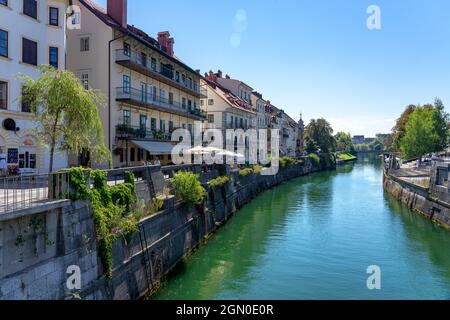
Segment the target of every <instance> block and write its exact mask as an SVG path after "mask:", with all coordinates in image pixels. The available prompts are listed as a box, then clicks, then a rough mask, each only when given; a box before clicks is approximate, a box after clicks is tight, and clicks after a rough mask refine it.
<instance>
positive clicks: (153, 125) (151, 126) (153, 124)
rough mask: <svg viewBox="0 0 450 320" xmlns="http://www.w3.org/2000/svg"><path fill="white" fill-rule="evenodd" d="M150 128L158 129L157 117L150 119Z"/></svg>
mask: <svg viewBox="0 0 450 320" xmlns="http://www.w3.org/2000/svg"><path fill="white" fill-rule="evenodd" d="M150 129H152V131H156V119H155V118H151V119H150Z"/></svg>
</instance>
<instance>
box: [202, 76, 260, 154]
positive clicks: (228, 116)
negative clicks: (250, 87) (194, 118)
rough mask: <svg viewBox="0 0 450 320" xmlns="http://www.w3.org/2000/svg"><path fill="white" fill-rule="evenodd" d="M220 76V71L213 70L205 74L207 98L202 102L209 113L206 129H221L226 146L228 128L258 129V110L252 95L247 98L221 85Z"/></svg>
mask: <svg viewBox="0 0 450 320" xmlns="http://www.w3.org/2000/svg"><path fill="white" fill-rule="evenodd" d="M220 76H221V73H220V72H218V73H214V72H212V71H210V72H209V74H206V75H205V78H204V80H202V81H203V82H204V84H205V85H206V89H207V94H206V95H207V98H204V99H202V100H201V104H202V107H203V108H204V109H205V111H206V112H207V115H208V121H207V122H206V123H205V125H204V129H218V130H221V131H222V137H223V143H224V147H225V143H226V130H227V129H233V130H237V129H242V130H244V131H247V130H248V129H256V126H255V120H256V110H255V108H254V107H253V106H252V105H251V104H250V102H249V99H251V97H249V99H247V100H245V99H243V98H241V97H240V96H237V95H236V94H234V93H233V92H232V91H231V90H229V89H227V88H225V87H223V86H222V85H220V84H219V79H220ZM235 92H238V91H235ZM247 143H248V141H247V142H246V144H247Z"/></svg>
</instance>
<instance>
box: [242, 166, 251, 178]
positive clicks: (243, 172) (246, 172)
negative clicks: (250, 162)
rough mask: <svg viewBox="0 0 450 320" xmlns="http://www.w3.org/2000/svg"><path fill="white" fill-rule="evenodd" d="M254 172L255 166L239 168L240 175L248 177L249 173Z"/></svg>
mask: <svg viewBox="0 0 450 320" xmlns="http://www.w3.org/2000/svg"><path fill="white" fill-rule="evenodd" d="M252 173H253V168H245V169H241V170H239V176H241V177H246V176H248V175H251V174H252Z"/></svg>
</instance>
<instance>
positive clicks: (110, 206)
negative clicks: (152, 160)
mask: <svg viewBox="0 0 450 320" xmlns="http://www.w3.org/2000/svg"><path fill="white" fill-rule="evenodd" d="M106 178H107V173H106V172H105V171H102V170H85V169H82V168H73V169H70V170H69V182H70V187H71V191H70V194H69V198H70V199H71V200H73V201H76V200H90V202H91V204H92V217H93V220H94V225H95V232H96V237H97V241H98V244H99V256H100V259H101V261H102V264H103V270H104V273H105V275H106V276H107V277H108V278H109V279H110V278H111V277H112V262H113V259H112V247H113V244H114V242H115V241H116V240H117V239H118V238H119V237H121V236H122V237H123V238H124V239H125V241H129V238H130V236H131V235H132V234H133V233H134V232H136V231H137V230H138V222H139V219H140V218H141V215H140V214H139V210H138V212H136V213H135V214H132V213H131V210H132V209H133V205H134V204H136V202H137V196H136V186H135V184H134V175H133V173H131V172H126V173H125V183H122V184H118V185H115V186H109V185H108V183H107V179H106ZM90 185H92V188H90Z"/></svg>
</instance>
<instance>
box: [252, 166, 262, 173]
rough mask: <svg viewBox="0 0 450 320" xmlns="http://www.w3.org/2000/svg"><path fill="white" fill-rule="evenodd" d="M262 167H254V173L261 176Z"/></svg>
mask: <svg viewBox="0 0 450 320" xmlns="http://www.w3.org/2000/svg"><path fill="white" fill-rule="evenodd" d="M261 170H262V167H261V166H259V165H254V166H253V173H256V174H259V173H261Z"/></svg>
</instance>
